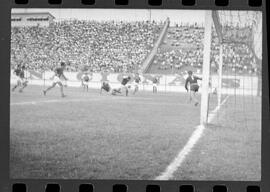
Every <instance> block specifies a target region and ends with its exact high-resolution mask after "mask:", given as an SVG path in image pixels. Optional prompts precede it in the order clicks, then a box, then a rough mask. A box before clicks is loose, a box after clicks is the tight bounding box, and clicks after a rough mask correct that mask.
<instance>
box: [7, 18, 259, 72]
mask: <svg viewBox="0 0 270 192" xmlns="http://www.w3.org/2000/svg"><path fill="white" fill-rule="evenodd" d="M164 29H165V30H164ZM225 30H228V33H227V34H228V36H230V37H231V36H232V34H231V33H232V31H233V29H231V28H225ZM237 30H238V31H239V29H238V28H237ZM240 30H241V31H242V33H237V34H238V35H239V34H241V36H235V37H234V36H233V37H234V38H235V39H236V40H237V39H242V40H243V39H246V38H250V36H251V35H250V34H251V30H249V29H248V28H243V29H240ZM213 31H215V30H213ZM11 32H12V33H11V66H12V67H14V66H15V65H16V64H20V63H23V64H24V65H26V67H27V68H28V69H31V70H36V71H43V70H50V69H53V68H54V67H55V65H56V64H57V63H59V61H67V62H68V64H70V65H69V69H68V70H70V71H78V70H87V69H91V71H93V72H100V71H104V70H106V71H110V72H133V71H137V70H138V69H141V68H143V66H144V67H145V66H147V71H146V72H147V73H159V74H170V73H182V72H183V71H186V70H187V69H190V68H192V69H194V70H197V71H200V70H201V67H202V63H203V36H204V28H203V26H201V25H198V24H196V23H195V24H193V25H190V24H181V25H178V26H175V27H168V21H164V22H160V23H157V22H154V21H153V22H149V21H148V22H129V23H128V22H115V21H110V22H108V21H107V22H96V21H82V20H63V21H57V22H53V23H52V24H51V25H50V26H49V27H40V26H38V27H12V30H11ZM213 37H214V38H213V40H212V46H211V49H212V51H211V69H213V72H216V71H217V70H218V61H219V46H218V45H217V44H218V43H217V42H218V39H217V35H216V34H215V32H213ZM224 38H225V39H226V36H225V37H224ZM160 40H162V41H163V42H158V41H160ZM157 45H158V46H157ZM153 50H155V51H153ZM151 54H154V55H152V56H151ZM253 55H254V54H252V52H251V51H250V49H249V46H248V45H247V44H241V43H237V41H235V43H233V44H232V43H231V44H228V43H225V44H224V65H223V67H224V70H223V71H224V74H226V73H228V74H229V73H234V74H236V73H237V74H245V73H248V74H251V73H256V72H257V71H258V70H257V68H256V64H255V63H256V59H255V58H254V56H253ZM149 58H150V59H149ZM147 60H149V63H147V64H145V62H146V61H147Z"/></svg>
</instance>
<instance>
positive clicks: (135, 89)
mask: <svg viewBox="0 0 270 192" xmlns="http://www.w3.org/2000/svg"><path fill="white" fill-rule="evenodd" d="M140 82H141V78H140V76H139V73H136V75H135V77H134V91H133V95H134V94H135V93H136V92H138V91H139V84H140Z"/></svg>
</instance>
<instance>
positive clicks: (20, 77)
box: [12, 65, 28, 93]
mask: <svg viewBox="0 0 270 192" xmlns="http://www.w3.org/2000/svg"><path fill="white" fill-rule="evenodd" d="M24 71H25V66H20V65H18V66H17V68H16V69H15V70H14V73H15V75H16V84H15V85H14V87H13V88H12V91H15V89H16V88H17V87H21V88H20V89H19V92H20V93H21V92H22V91H23V89H24V88H25V87H26V86H27V83H28V81H27V80H26V78H25V74H24Z"/></svg>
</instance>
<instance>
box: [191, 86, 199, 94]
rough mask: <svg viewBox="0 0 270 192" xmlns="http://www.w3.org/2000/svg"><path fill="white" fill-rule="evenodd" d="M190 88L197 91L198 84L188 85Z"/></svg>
mask: <svg viewBox="0 0 270 192" xmlns="http://www.w3.org/2000/svg"><path fill="white" fill-rule="evenodd" d="M190 90H191V91H194V92H198V91H199V85H198V84H192V85H190Z"/></svg>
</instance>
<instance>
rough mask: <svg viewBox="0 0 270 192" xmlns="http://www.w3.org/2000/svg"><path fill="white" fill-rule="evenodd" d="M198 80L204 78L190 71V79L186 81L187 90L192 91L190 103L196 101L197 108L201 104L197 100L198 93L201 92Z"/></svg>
mask: <svg viewBox="0 0 270 192" xmlns="http://www.w3.org/2000/svg"><path fill="white" fill-rule="evenodd" d="M198 80H202V78H200V77H197V76H195V75H193V72H192V71H188V77H187V79H186V83H185V89H186V90H187V92H188V91H190V101H194V104H195V106H197V105H198V104H199V101H198V100H197V99H196V92H198V91H199V85H198ZM188 85H189V89H188Z"/></svg>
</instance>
